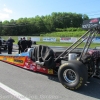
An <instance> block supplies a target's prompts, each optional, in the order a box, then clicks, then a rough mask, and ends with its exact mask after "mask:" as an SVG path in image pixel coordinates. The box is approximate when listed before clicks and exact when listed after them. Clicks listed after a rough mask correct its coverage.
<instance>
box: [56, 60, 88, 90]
mask: <svg viewBox="0 0 100 100" xmlns="http://www.w3.org/2000/svg"><path fill="white" fill-rule="evenodd" d="M58 78H59V81H60V82H61V83H62V85H63V86H64V87H66V88H67V89H70V90H77V89H79V88H80V87H82V86H83V85H84V84H85V83H86V81H87V79H88V72H87V68H86V66H85V65H84V64H83V63H81V62H80V61H67V63H65V64H63V65H61V66H60V68H59V70H58Z"/></svg>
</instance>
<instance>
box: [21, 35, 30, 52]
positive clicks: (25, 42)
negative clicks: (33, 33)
mask: <svg viewBox="0 0 100 100" xmlns="http://www.w3.org/2000/svg"><path fill="white" fill-rule="evenodd" d="M27 47H28V46H27V41H26V40H25V37H23V39H22V41H21V50H22V51H21V52H24V51H25V49H26V48H27Z"/></svg>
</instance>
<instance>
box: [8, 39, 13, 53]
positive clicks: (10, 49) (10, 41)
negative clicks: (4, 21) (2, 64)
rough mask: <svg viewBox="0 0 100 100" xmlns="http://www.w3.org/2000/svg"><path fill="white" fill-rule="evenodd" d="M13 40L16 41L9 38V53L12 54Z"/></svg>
mask: <svg viewBox="0 0 100 100" xmlns="http://www.w3.org/2000/svg"><path fill="white" fill-rule="evenodd" d="M13 42H15V41H14V39H12V38H11V37H9V39H8V40H7V46H8V54H12V49H13Z"/></svg>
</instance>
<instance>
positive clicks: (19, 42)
mask: <svg viewBox="0 0 100 100" xmlns="http://www.w3.org/2000/svg"><path fill="white" fill-rule="evenodd" d="M21 41H22V38H20V40H19V41H18V43H17V44H18V53H19V54H20V53H21V52H22V47H21Z"/></svg>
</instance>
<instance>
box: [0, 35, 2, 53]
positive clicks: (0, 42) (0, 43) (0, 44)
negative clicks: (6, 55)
mask: <svg viewBox="0 0 100 100" xmlns="http://www.w3.org/2000/svg"><path fill="white" fill-rule="evenodd" d="M1 46H2V41H1V37H0V54H1Z"/></svg>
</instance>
